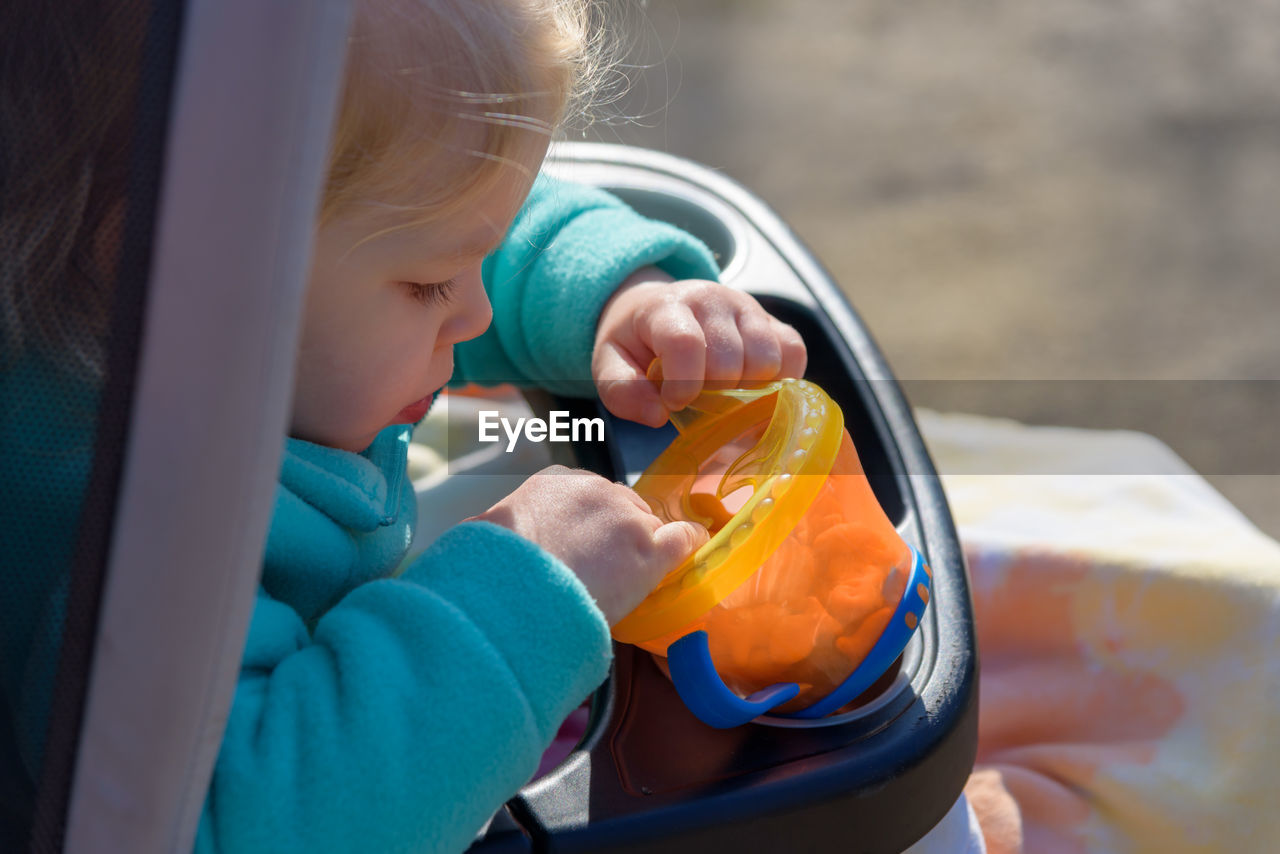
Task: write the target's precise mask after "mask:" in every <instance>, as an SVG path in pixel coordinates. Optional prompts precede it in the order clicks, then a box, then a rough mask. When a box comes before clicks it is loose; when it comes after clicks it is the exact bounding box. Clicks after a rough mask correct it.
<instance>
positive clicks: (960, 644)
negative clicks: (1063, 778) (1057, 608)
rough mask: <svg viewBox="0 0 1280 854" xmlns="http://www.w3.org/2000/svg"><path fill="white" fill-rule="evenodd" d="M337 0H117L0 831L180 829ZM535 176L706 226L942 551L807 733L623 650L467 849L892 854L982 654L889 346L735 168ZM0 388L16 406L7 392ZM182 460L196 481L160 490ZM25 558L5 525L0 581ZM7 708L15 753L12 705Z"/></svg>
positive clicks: (18, 843) (76, 840) (283, 362)
mask: <svg viewBox="0 0 1280 854" xmlns="http://www.w3.org/2000/svg"><path fill="white" fill-rule="evenodd" d="M347 5H348V4H346V3H345V2H342V0H324V2H316V3H307V4H302V3H297V4H260V3H257V2H251V0H221V1H220V2H208V0H188V2H185V3H183V2H178V1H177V0H151V1H150V2H138V3H133V4H131V10H132V11H135V12H137V18H136V21H135V23H136V25H137V26H139V27H142V28H143V29H144V30H145V33H146V37H145V39H144V40H143V41H142V43H141V47H140V49H139V52H138V71H139V76H138V78H137V85H136V89H135V91H134V92H133V95H132V97H133V98H134V100H135V104H136V110H135V112H134V119H133V122H134V126H133V127H132V128H131V129H130V133H131V135H132V137H131V138H132V148H131V151H132V152H133V155H132V156H133V160H132V162H131V168H132V170H133V172H132V173H131V175H132V178H131V181H130V183H129V193H130V199H129V201H130V214H129V219H128V222H127V224H126V228H125V230H124V236H123V241H122V254H121V259H120V262H119V265H118V272H117V275H118V286H117V296H116V305H115V307H114V314H113V323H114V330H115V334H113V336H112V338H111V347H110V351H109V352H108V353H107V354H106V359H107V363H108V364H109V365H110V366H111V372H110V374H109V379H108V381H107V384H106V386H105V387H104V389H103V392H102V395H101V397H100V398H99V399H98V400H96V406H94V407H93V410H92V411H90V412H88V413H87V420H88V424H89V428H90V429H89V433H88V435H89V436H90V437H91V439H92V441H93V443H94V444H93V448H94V453H93V465H92V470H91V471H90V472H89V473H88V483H89V486H88V488H87V489H86V492H85V495H84V500H83V504H82V508H81V512H80V514H79V515H78V517H77V518H74V519H70V520H62V522H61V523H60V524H61V525H62V527H61V528H59V529H57V530H53V531H50V532H49V536H60V537H62V538H63V539H65V540H66V541H67V542H68V543H70V544H73V545H74V547H73V548H70V549H69V557H68V565H69V566H70V567H71V569H72V572H71V575H70V578H69V585H70V586H69V596H68V602H69V605H68V609H67V614H66V617H65V620H64V621H63V623H62V638H61V644H60V646H59V649H58V656H59V657H58V663H57V682H56V683H55V685H54V694H53V700H52V707H51V708H52V711H51V719H50V722H49V729H48V735H47V738H46V741H45V751H44V767H43V768H42V769H41V774H40V777H39V780H38V784H37V785H36V786H35V787H34V789H27V788H24V787H23V786H21V785H18V784H16V783H14V782H11V781H10V780H9V779H6V781H5V783H4V788H3V789H0V796H2V797H0V800H3V801H4V804H5V807H4V810H3V811H2V812H0V831H3V832H0V848H3V850H6V851H9V850H14V851H18V850H28V849H29V850H33V851H52V850H67V851H73V852H74V851H96V850H110V851H130V852H152V851H155V852H160V851H171V850H175V849H182V848H184V847H185V846H186V845H189V840H190V835H191V833H192V832H193V830H194V827H195V822H196V820H197V817H198V815H199V811H200V807H201V803H202V801H203V797H204V789H205V785H206V784H207V780H208V776H209V773H210V770H211V768H212V764H213V761H214V758H215V757H216V754H217V749H218V743H219V736H220V733H221V722H222V718H223V717H224V716H225V714H226V709H227V708H228V705H229V703H230V701H231V694H232V690H233V688H234V684H235V675H236V670H237V665H238V661H239V651H240V649H241V644H242V642H243V637H244V633H245V631H246V629H247V624H248V619H249V614H250V609H251V606H252V601H253V594H254V590H255V588H256V584H257V573H258V568H259V562H260V559H261V550H262V543H263V541H264V538H265V534H266V526H267V524H268V521H269V519H270V515H271V501H272V497H273V494H274V485H275V480H274V474H275V471H276V469H277V467H278V454H279V450H280V437H281V435H282V433H283V425H284V423H285V416H286V410H287V401H288V389H289V388H290V381H291V372H292V359H293V349H294V343H295V340H296V332H297V325H298V318H299V311H300V308H299V307H300V298H301V283H302V281H303V278H304V272H305V264H306V261H307V251H306V250H307V244H308V234H309V231H310V229H311V223H312V215H313V212H312V210H311V201H310V200H311V199H313V198H314V191H315V188H316V187H317V186H318V182H319V180H320V175H321V171H322V167H323V160H324V153H325V146H324V141H325V139H326V130H327V128H328V126H329V123H330V120H331V116H332V111H333V109H334V106H335V103H336V98H337V87H338V82H339V74H340V64H341V57H342V50H341V45H342V43H343V39H344V38H345V25H346V15H347V11H348V9H347ZM180 37H181V38H180ZM232 44H234V45H235V50H230V49H229V46H230V45H232ZM300 81H306V82H305V84H304V83H302V82H300ZM547 168H548V170H549V171H551V172H553V173H555V174H558V175H561V176H564V177H567V178H570V179H573V180H578V181H582V182H585V183H590V184H596V185H599V186H603V187H606V188H607V189H610V190H612V191H613V192H615V193H616V194H617V195H619V196H620V197H622V198H623V200H624V201H626V202H628V203H629V204H631V205H632V206H633V207H635V208H636V209H637V210H639V211H640V212H641V213H643V214H646V215H648V216H651V217H655V218H658V219H663V220H667V221H670V222H672V223H674V224H676V225H678V226H680V227H682V228H684V229H686V230H688V231H690V232H692V233H693V234H695V235H696V236H698V237H700V238H701V239H702V240H703V241H704V242H705V243H706V244H707V245H708V246H709V247H710V248H711V249H712V250H713V252H714V253H715V254H716V256H717V258H718V259H719V262H720V264H721V267H722V273H723V278H724V280H725V281H726V282H727V283H729V284H731V285H733V284H734V283H735V282H737V283H747V282H749V284H750V287H751V289H752V291H753V293H755V294H756V295H757V296H758V297H759V299H760V300H761V302H762V303H763V304H764V305H765V307H766V308H767V309H768V310H770V311H771V312H772V313H773V314H774V315H776V316H778V317H779V318H781V319H783V320H785V321H786V322H788V323H790V324H791V325H793V326H794V327H795V328H796V329H798V330H799V331H800V333H801V334H802V335H803V337H804V338H805V341H806V344H807V346H808V348H809V354H810V356H809V364H810V367H809V374H808V378H809V379H812V380H813V381H815V382H816V383H818V384H819V385H821V386H822V387H823V388H824V389H826V390H827V392H828V393H829V394H830V395H831V396H832V397H833V398H834V399H835V400H836V401H837V402H838V403H839V404H840V406H841V407H842V409H843V411H844V413H845V419H846V425H847V427H848V428H849V431H850V433H851V434H852V435H853V437H854V440H855V442H856V444H857V448H858V454H859V456H860V458H861V460H862V464H863V467H864V469H865V471H866V473H867V476H868V478H869V480H870V482H871V484H872V487H873V489H874V492H875V495H876V497H877V499H878V500H879V502H880V504H881V506H882V507H883V509H884V510H885V512H886V514H887V515H888V517H889V519H890V520H891V521H892V523H893V524H894V526H895V527H896V528H897V529H898V531H899V532H900V533H901V535H902V536H903V538H904V539H905V540H906V541H908V542H909V543H910V544H911V545H913V546H915V547H916V548H917V549H919V550H920V552H921V553H922V554H924V556H925V557H926V559H927V561H928V563H929V565H930V566H932V567H933V574H934V581H933V598H932V601H931V603H930V604H931V606H930V607H929V608H928V610H927V611H926V612H925V614H924V617H923V619H922V621H921V624H920V629H919V631H917V632H916V633H915V635H914V637H913V640H912V641H911V643H910V644H909V645H908V647H907V648H906V650H905V651H904V652H903V654H902V656H901V657H900V658H899V659H898V661H897V662H895V664H894V665H893V666H892V667H891V668H890V669H889V671H888V672H887V673H886V674H885V675H884V676H883V677H882V678H881V679H880V680H879V681H878V682H877V683H876V684H875V685H873V686H872V688H871V689H869V690H868V691H867V692H865V693H864V694H863V695H862V696H861V697H860V698H859V699H858V701H857V702H856V703H855V704H854V706H853V708H852V709H849V710H845V711H842V712H840V713H839V714H836V715H834V716H831V717H828V718H824V719H819V720H815V721H796V720H789V719H784V718H776V719H760V720H758V721H757V722H753V723H751V724H748V725H745V726H741V727H737V728H733V729H725V730H715V729H711V728H709V727H707V726H705V725H704V724H702V723H701V722H700V721H699V720H698V719H697V718H695V717H694V716H693V715H692V714H690V713H689V711H688V710H687V709H686V708H685V707H684V705H683V704H682V703H681V701H680V699H679V697H678V696H677V694H676V692H675V690H674V689H673V687H672V685H671V683H670V682H669V681H668V680H667V678H666V677H665V676H664V675H663V674H662V673H661V672H660V671H659V669H658V668H657V666H656V665H655V663H654V662H653V660H652V659H651V657H650V656H649V655H648V654H646V653H644V652H642V651H640V650H638V649H636V648H634V647H630V646H624V645H619V646H617V647H616V650H615V652H616V658H615V664H614V669H613V672H612V673H611V675H610V678H609V679H608V681H607V682H606V683H605V685H604V686H603V687H602V688H601V689H600V690H599V691H598V692H597V694H596V695H595V697H594V698H593V701H592V704H591V717H590V722H589V724H588V727H587V733H586V735H585V737H584V738H583V740H582V742H581V743H580V744H579V745H578V747H577V748H576V749H574V750H573V751H572V753H571V754H570V755H569V756H568V758H567V759H566V760H565V761H564V762H563V763H561V764H560V765H559V766H558V767H557V768H555V769H554V770H553V771H552V772H551V773H549V774H547V775H546V776H544V777H543V778H541V779H539V780H537V781H536V782H534V783H533V784H531V785H529V786H527V787H526V788H525V789H524V790H522V791H521V792H520V793H519V794H517V795H516V796H515V797H514V798H513V799H512V800H511V801H510V802H509V803H508V804H506V806H505V807H504V808H503V809H502V810H500V811H499V813H498V814H497V815H496V816H495V817H494V819H493V820H492V821H491V822H490V824H489V826H488V827H487V828H486V830H485V831H484V832H483V834H482V835H481V837H480V838H478V839H477V840H476V842H475V845H474V846H473V849H472V850H474V851H477V852H498V851H584V852H585V851H591V852H607V851H646V850H658V849H661V850H664V851H672V852H675V851H695V850H696V851H706V850H725V849H728V848H729V847H731V846H734V847H738V848H741V849H742V850H748V851H804V850H814V851H819V850H834V849H838V850H850V851H867V852H873V851H874V852H897V851H902V850H904V849H905V848H907V847H908V846H910V845H911V844H912V843H913V842H915V841H916V840H918V839H920V838H921V837H922V836H924V835H925V834H926V833H928V832H929V831H930V829H931V828H933V827H934V826H935V825H937V824H938V822H939V821H940V820H942V819H943V817H944V816H945V815H947V814H948V813H949V811H951V810H952V808H953V805H955V804H956V802H957V798H958V797H959V796H960V793H961V790H962V788H963V786H964V782H965V780H966V779H967V777H968V774H969V771H970V769H971V768H972V764H973V758H974V754H975V749H976V741H977V679H976V671H977V657H976V650H975V643H974V633H973V626H972V611H971V604H970V597H969V591H968V586H967V578H966V571H965V567H964V563H963V557H962V554H961V551H960V548H959V544H958V542H957V539H956V535H955V530H954V527H953V525H952V521H951V518H950V515H949V512H948V509H947V503H946V500H945V497H944V496H943V494H942V491H941V488H940V486H939V482H938V479H937V477H936V476H935V475H934V474H933V470H932V467H931V464H930V462H929V459H928V456H927V453H926V451H925V449H924V446H923V443H922V441H921V438H920V435H919V433H918V431H917V429H916V427H915V424H914V422H913V420H912V416H911V412H910V409H909V408H908V406H907V404H906V401H905V400H904V398H903V397H902V395H901V393H900V391H899V389H898V387H897V385H896V384H895V382H894V381H893V379H892V375H891V373H890V371H889V369H888V366H887V365H886V364H885V362H884V360H883V358H882V357H881V355H880V354H879V352H878V351H877V349H876V347H875V345H874V343H873V342H872V340H871V338H870V336H869V335H868V333H867V331H866V330H865V328H864V327H863V325H862V324H861V322H860V320H859V319H858V317H857V315H856V314H855V313H854V311H853V310H852V308H851V307H850V306H849V305H848V303H847V301H846V300H845V298H844V296H843V295H842V294H841V292H840V290H839V289H838V288H837V286H836V285H835V283H834V282H832V281H831V279H830V278H829V277H828V275H827V274H826V273H825V272H824V271H823V269H822V268H821V266H820V265H819V264H818V263H817V261H815V259H814V258H813V257H812V256H811V255H810V254H809V253H808V252H807V251H806V250H805V249H804V248H803V247H802V246H801V245H800V243H799V242H798V241H797V239H796V238H795V237H794V236H793V235H792V234H791V232H790V231H789V230H788V228H787V227H786V226H785V225H784V224H783V223H782V222H780V221H779V220H778V219H777V217H776V216H775V215H774V214H772V213H771V212H770V211H769V210H768V209H767V208H766V207H765V206H764V205H763V204H762V203H761V202H760V201H759V200H757V199H756V198H754V197H753V196H752V195H751V194H750V193H749V192H747V191H746V190H744V189H743V188H742V187H740V186H737V185H736V184H734V183H732V182H731V181H729V180H727V179H725V178H724V177H722V176H720V175H717V174H715V173H714V172H712V171H710V170H708V169H705V168H702V167H699V166H697V165H695V164H692V163H688V162H686V161H681V160H677V159H675V158H672V157H669V156H664V155H660V154H657V153H653V152H648V151H642V150H638V149H632V148H627V147H623V146H606V145H595V144H585V143H583V144H570V145H562V146H560V147H558V148H557V149H555V150H554V151H553V154H552V157H551V158H550V161H549V163H548V167H547ZM229 175H234V176H236V180H233V181H229V180H227V176H229ZM2 201H3V200H0V203H2ZM228 247H234V249H235V251H227V248H228ZM0 392H3V393H4V394H5V396H6V399H5V400H3V402H0V408H2V409H3V410H5V411H9V410H11V407H14V406H16V403H15V401H18V400H20V397H19V395H20V394H21V389H20V388H17V387H11V386H10V385H4V386H0ZM543 404H544V405H547V406H549V407H554V408H555V409H557V410H569V411H570V412H571V413H572V415H573V416H574V417H578V416H586V417H592V416H598V417H603V418H605V420H606V426H607V435H606V438H607V441H606V443H604V445H597V444H582V445H579V446H575V447H574V448H573V452H574V455H575V458H574V462H575V464H576V465H579V466H582V467H585V468H589V469H592V470H594V471H596V472H598V473H600V474H602V475H604V476H606V477H609V478H612V479H616V480H622V481H627V482H633V481H634V480H635V478H636V476H637V475H638V474H639V472H640V471H641V470H643V469H644V468H645V466H646V465H648V463H649V462H650V461H652V460H653V459H654V457H655V456H656V455H657V454H658V453H659V452H660V451H661V450H662V448H663V447H665V445H666V443H667V442H668V441H669V440H670V438H671V435H670V433H669V432H668V431H661V430H650V429H649V428H644V427H640V426H639V425H635V424H631V423H626V422H620V421H618V420H616V419H614V418H612V417H611V416H609V415H608V414H607V413H605V412H604V410H603V409H602V408H600V407H599V405H598V403H597V402H595V401H592V400H576V399H575V400H550V401H547V400H544V401H543ZM3 435H8V434H6V433H0V436H3ZM23 450H24V451H25V452H26V453H28V454H29V453H32V452H33V449H31V448H24V449H23ZM11 452H12V451H11V449H9V448H6V454H10V453H11ZM174 471H182V472H183V476H182V482H183V488H182V489H181V490H180V491H178V492H176V493H175V492H172V491H167V490H165V489H158V488H157V487H156V485H157V484H163V483H170V482H172V480H173V478H172V473H173V472H174ZM11 547H12V548H14V549H15V551H14V554H10V552H9V550H10V548H11ZM23 547H25V546H24V545H23V544H21V543H17V544H15V543H9V542H6V543H5V550H6V553H5V557H4V561H5V571H6V575H9V574H11V573H12V574H14V576H15V577H16V572H17V570H16V569H15V570H11V569H10V567H15V568H17V567H20V563H19V561H18V559H17V556H20V555H21V548H23ZM175 567H181V571H175V569H174V568H175ZM11 582H12V583H18V582H17V581H15V578H6V580H5V583H6V585H8V584H10V583H11ZM152 605H154V606H155V607H152ZM161 605H162V606H163V607H160V606H161ZM193 662H194V664H193ZM0 725H3V726H2V728H0V736H3V738H2V740H3V741H4V742H5V744H4V745H3V749H4V751H9V752H10V753H11V752H12V751H11V750H10V745H9V742H10V740H11V734H12V733H14V732H15V731H16V726H17V724H16V722H15V721H14V720H11V719H10V711H9V709H8V705H7V704H4V705H3V707H0ZM9 761H12V758H11V756H9V755H6V754H5V753H3V752H0V762H5V763H7V762H9ZM5 767H8V766H7V765H0V769H3V768H5ZM11 789H12V791H11ZM890 817H891V818H890Z"/></svg>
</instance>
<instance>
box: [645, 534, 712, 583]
mask: <svg viewBox="0 0 1280 854" xmlns="http://www.w3.org/2000/svg"><path fill="white" fill-rule="evenodd" d="M708 538H709V535H708V534H707V529H706V528H704V527H702V526H701V525H696V524H694V523H693V522H668V523H667V524H665V525H663V526H662V527H661V528H659V529H658V530H656V531H654V532H653V545H654V551H655V558H656V559H657V562H658V566H659V567H661V568H662V574H663V575H665V574H667V573H668V572H670V571H671V570H673V569H675V568H676V567H677V566H679V565H680V563H681V562H682V561H683V560H684V559H685V558H687V557H688V556H689V555H691V554H693V553H694V552H695V551H697V550H698V549H699V548H701V547H702V545H703V544H704V543H706V542H707V540H708Z"/></svg>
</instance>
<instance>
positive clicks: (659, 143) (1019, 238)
mask: <svg viewBox="0 0 1280 854" xmlns="http://www.w3.org/2000/svg"><path fill="white" fill-rule="evenodd" d="M630 17H631V18H632V21H631V27H630V30H631V40H632V44H633V50H632V58H633V60H634V62H635V63H636V64H637V65H640V66H646V67H642V68H637V69H634V70H633V72H632V82H631V85H630V89H629V91H628V94H627V95H626V97H625V98H624V99H623V100H622V101H620V102H619V103H618V104H617V105H616V106H615V107H614V112H616V113H617V114H619V115H621V116H627V117H630V118H631V119H632V120H631V121H628V122H621V123H619V122H612V123H610V124H608V125H598V126H596V127H595V128H594V129H593V130H592V131H590V132H589V138H594V139H600V140H605V141H612V142H626V143H632V144H638V145H644V146H647V147H651V148H657V149H661V150H664V151H667V152H670V153H673V154H677V155H681V156H684V157H689V158H692V159H694V160H697V161H700V162H702V163H704V164H707V165H710V166H712V167H715V168H717V169H720V170H722V171H723V172H724V173H726V174H727V175H729V176H730V177H732V178H735V179H736V180H738V181H740V182H741V183H743V184H745V185H746V186H747V187H749V188H750V189H752V190H753V191H754V192H755V193H757V194H758V195H759V196H761V197H762V198H763V199H764V200H765V201H766V202H768V203H769V204H770V205H771V206H772V207H774V209H775V210H777V211H778V213H779V214H780V215H781V216H782V217H783V219H785V220H786V221H787V222H788V223H789V224H790V225H791V226H792V228H793V229H794V230H795V231H796V232H797V233H798V235H799V236H800V237H801V239H802V240H803V241H805V242H806V243H807V244H808V245H809V246H810V247H811V248H812V249H813V250H814V252H815V254H816V255H817V256H818V258H819V259H820V260H821V261H822V262H823V263H824V264H825V265H826V266H827V267H828V269H829V270H831V272H832V273H833V274H834V276H835V278H836V280H837V281H839V282H840V283H841V285H842V287H843V288H844V290H845V292H846V293H847V294H848V295H849V296H850V298H851V299H852V301H853V303H854V305H855V307H856V308H857V309H858V310H859V312H860V313H861V314H862V316H863V318H864V319H865V320H866V322H867V324H868V325H869V327H870V328H871V330H872V332H873V334H874V335H875V337H876V338H877V340H878V341H879V343H880V345H881V347H882V348H883V350H884V351H885V353H886V355H887V357H888V359H889V362H890V364H891V365H892V366H893V368H894V371H895V373H896V374H897V375H898V377H899V379H902V380H905V381H906V383H905V387H906V389H907V392H908V395H909V397H911V399H912V401H913V403H915V404H917V405H920V406H927V407H932V408H937V409H942V410H951V411H969V412H977V413H985V414H995V415H1007V416H1011V417H1015V418H1018V419H1020V420H1023V421H1028V422H1032V423H1046V424H1051V423H1056V424H1070V425H1079V426H1086V427H1123V428H1130V429H1138V430H1142V431H1145V432H1149V433H1152V434H1154V435H1156V436H1158V437H1159V438H1161V439H1162V440H1164V441H1165V442H1167V443H1168V444H1169V445H1171V446H1172V447H1173V448H1174V450H1176V451H1177V452H1178V453H1179V454H1181V455H1182V456H1183V457H1184V458H1185V459H1186V460H1188V462H1190V463H1191V464H1192V465H1193V466H1194V467H1195V468H1196V469H1197V470H1198V471H1200V472H1202V473H1204V474H1205V475H1206V476H1208V477H1209V479H1210V480H1211V481H1212V482H1213V484H1214V485H1215V486H1216V487H1217V488H1218V489H1219V490H1221V491H1222V492H1223V493H1224V494H1225V495H1227V497H1228V498H1230V499H1231V500H1232V501H1233V502H1235V503H1236V504H1237V506H1239V507H1240V508H1241V509H1242V510H1244V512H1245V513H1246V514H1248V515H1249V516H1250V517H1251V518H1252V519H1253V520H1254V522H1255V523H1257V524H1258V525H1259V526H1260V527H1262V528H1263V529H1264V530H1267V531H1268V532H1270V533H1271V534H1273V535H1280V451H1278V447H1280V445H1278V443H1277V442H1276V440H1275V434H1276V427H1277V419H1280V334H1278V333H1277V321H1278V320H1280V287H1277V286H1278V285H1280V0H1237V2H1235V3H1230V4H1222V3H1217V2H1216V0H1178V2H1173V1H1172V0H1119V2H1117V0H1041V2H1036V3H1024V2H1020V0H969V2H966V3H952V2H946V0H916V2H911V3H902V2H895V0H651V2H648V3H647V4H645V5H644V7H643V8H642V9H640V10H639V12H636V11H635V8H634V7H633V11H632V13H631V15H630ZM1068 381H1071V382H1068Z"/></svg>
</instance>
